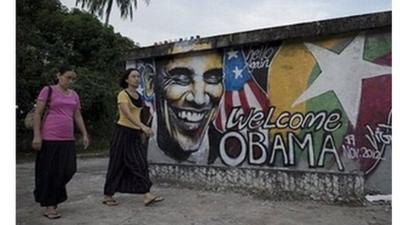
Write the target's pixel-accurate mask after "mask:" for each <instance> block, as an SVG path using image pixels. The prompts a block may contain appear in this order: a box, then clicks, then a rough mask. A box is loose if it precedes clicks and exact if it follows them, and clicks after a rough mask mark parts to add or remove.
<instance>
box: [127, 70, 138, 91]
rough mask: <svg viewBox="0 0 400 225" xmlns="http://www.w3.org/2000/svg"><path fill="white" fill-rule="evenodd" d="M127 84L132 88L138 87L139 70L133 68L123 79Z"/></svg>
mask: <svg viewBox="0 0 400 225" xmlns="http://www.w3.org/2000/svg"><path fill="white" fill-rule="evenodd" d="M125 81H126V83H127V84H128V86H132V87H134V88H138V87H139V85H140V75H139V72H138V71H136V70H134V71H132V72H131V73H130V74H129V76H128V78H127V79H126V80H125Z"/></svg>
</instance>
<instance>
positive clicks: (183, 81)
mask: <svg viewBox="0 0 400 225" xmlns="http://www.w3.org/2000/svg"><path fill="white" fill-rule="evenodd" d="M167 74H168V78H169V79H170V80H172V81H173V82H174V83H175V84H178V85H183V86H187V85H190V84H191V83H192V82H193V78H192V72H191V71H190V70H189V69H187V68H181V67H179V68H174V69H171V70H170V71H168V72H167Z"/></svg>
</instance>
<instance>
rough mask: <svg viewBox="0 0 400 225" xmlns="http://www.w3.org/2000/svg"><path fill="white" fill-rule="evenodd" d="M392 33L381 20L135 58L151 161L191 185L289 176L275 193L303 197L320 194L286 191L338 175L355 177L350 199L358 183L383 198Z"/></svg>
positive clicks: (185, 45)
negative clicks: (231, 175)
mask: <svg viewBox="0 0 400 225" xmlns="http://www.w3.org/2000/svg"><path fill="white" fill-rule="evenodd" d="M390 26H391V13H390V12H385V13H377V14H370V15H364V16H356V17H349V18H341V19H335V20H327V21H318V22H313V23H306V24H297V25H292V26H285V27H277V28H270V29H264V30H257V31H251V32H244V33H237V34H229V35H222V36H217V37H210V38H203V39H195V40H191V41H187V42H177V43H170V44H167V45H163V46H153V47H148V48H143V49H138V50H135V51H134V52H132V53H131V54H130V56H129V57H128V59H127V67H132V66H134V67H137V68H139V70H140V71H141V75H142V82H143V83H142V87H141V91H142V93H143V95H144V97H145V100H146V104H147V105H148V107H149V108H150V111H151V113H152V115H153V120H152V127H153V129H154V130H155V131H156V135H155V137H153V138H152V139H150V140H149V145H148V156H149V161H150V162H151V163H154V164H159V165H158V167H161V165H174V166H177V167H176V168H181V170H182V171H187V172H188V173H189V174H192V172H190V171H196V170H197V169H198V168H206V170H207V168H208V170H209V169H210V168H214V167H215V166H217V167H218V168H236V169H238V170H241V171H245V172H238V173H237V176H242V173H246V171H249V173H251V174H252V173H255V174H259V172H255V171H258V170H259V169H261V170H262V171H264V170H265V169H266V170H268V169H271V168H272V169H276V168H278V169H284V171H285V169H290V171H294V172H296V171H298V175H293V173H290V175H288V174H287V173H286V172H283V173H284V174H286V175H285V176H286V177H292V176H293V179H294V180H296V181H293V183H292V184H293V185H294V186H293V187H292V186H290V185H289V186H290V187H289V189H288V190H286V189H284V188H283V189H282V191H283V192H286V191H293V193H299V194H305V195H308V196H313V195H314V196H321V193H323V191H322V192H320V189H319V187H326V186H324V185H322V186H320V185H319V184H318V183H316V185H317V186H316V187H315V190H319V191H315V192H314V194H310V193H308V192H302V191H295V190H302V188H300V186H301V187H303V188H304V187H305V186H304V185H302V181H301V179H303V178H304V177H303V176H311V177H315V178H316V179H326V181H327V182H328V183H330V182H331V184H332V185H333V186H335V185H339V184H340V185H342V184H343V183H340V182H339V183H338V182H337V181H338V180H341V179H342V178H340V175H341V174H342V175H343V179H347V178H345V177H346V176H355V177H357V178H354V179H349V180H348V181H349V182H350V183H348V184H347V185H349V186H350V187H351V188H350V189H351V190H352V191H351V193H352V195H353V196H360V193H363V192H364V189H363V188H364V186H363V187H362V188H361V187H359V185H358V184H360V183H361V184H363V185H364V179H365V184H366V186H365V189H366V191H367V192H379V193H391V51H392V50H391V27H390ZM180 165H185V166H181V167H179V166H180ZM187 166H189V168H192V169H190V171H188V170H187V168H188V167H187ZM156 167H157V166H156ZM156 167H154V168H156ZM196 168H197V169H196ZM154 170H156V169H154ZM174 171H175V170H174ZM222 171H223V170H222ZM332 172H333V173H334V174H335V176H338V178H332ZM218 173H220V172H218ZM266 173H269V172H266ZM307 173H309V174H308V175H307ZM315 173H317V174H319V175H318V176H313V175H312V174H315ZM206 174H209V173H206ZM273 174H274V173H273ZM321 174H326V176H325V177H324V178H321V176H323V175H321ZM349 174H352V175H349ZM155 175H157V174H155ZM165 175H166V174H165ZM193 175H194V174H193ZM166 176H167V175H166ZM171 176H175V175H173V174H172V175H171ZM266 176H267V177H268V175H266ZM206 177H207V176H206V175H205V174H202V175H201V176H197V175H196V177H195V178H196V179H192V181H193V182H196V180H198V182H199V183H200V184H203V183H207V182H208V181H210V182H211V180H208V179H209V178H206ZM360 177H361V178H360ZM192 178H193V177H192ZM197 178H198V179H197ZM252 179H253V180H252V181H251V182H253V183H254V184H257V183H258V182H257V181H256V180H257V179H265V176H264V175H263V176H256V177H255V178H254V177H253V178H252ZM335 179H336V182H334V181H333V180H335ZM272 180H274V179H272ZM297 180H298V181H297ZM274 181H276V182H278V183H279V182H283V181H282V180H281V181H279V180H276V179H275V180H274ZM353 181H354V182H356V181H357V182H356V183H357V184H355V183H354V182H353ZM213 182H214V181H213ZM260 182H261V181H260ZM228 183H229V182H228ZM228 183H227V182H225V181H221V182H220V185H221V186H226V185H228V186H229V185H233V184H234V183H235V182H233V183H232V182H231V183H229V184H228ZM278 183H277V184H275V186H279V185H278ZM212 184H215V182H214V183H212ZM210 185H211V184H210ZM237 185H238V186H240V185H242V184H240V183H237ZM260 185H261V186H260V187H265V190H270V189H268V187H272V186H274V185H272V186H271V185H269V184H268V183H262V182H261V184H260ZM296 185H300V186H299V187H295V186H296ZM275 186H274V187H275ZM254 187H255V188H258V186H257V185H255V186H254ZM280 187H284V186H282V185H280ZM331 187H332V186H331ZM271 190H272V189H271ZM312 190H313V189H312ZM333 190H336V191H337V190H339V189H335V188H325V193H329V196H331V198H330V199H331V200H334V199H338V198H341V197H340V196H349V195H348V194H346V193H348V192H349V191H345V192H343V193H339V194H335V193H336V192H335V191H333ZM343 190H344V189H343ZM346 190H349V189H346ZM318 193H319V194H318ZM318 198H321V197H314V198H313V199H318Z"/></svg>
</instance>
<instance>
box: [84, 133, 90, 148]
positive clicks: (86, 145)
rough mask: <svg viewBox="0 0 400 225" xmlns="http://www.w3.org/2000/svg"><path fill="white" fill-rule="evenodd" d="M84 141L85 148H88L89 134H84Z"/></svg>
mask: <svg viewBox="0 0 400 225" xmlns="http://www.w3.org/2000/svg"><path fill="white" fill-rule="evenodd" d="M82 143H83V149H87V147H89V144H90V141H89V137H88V136H87V135H84V136H83V137H82Z"/></svg>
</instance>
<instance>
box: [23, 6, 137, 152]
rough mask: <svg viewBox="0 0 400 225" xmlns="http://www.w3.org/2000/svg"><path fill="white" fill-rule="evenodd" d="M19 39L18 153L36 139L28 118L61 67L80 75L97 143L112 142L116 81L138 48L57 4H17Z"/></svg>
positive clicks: (88, 16)
mask: <svg viewBox="0 0 400 225" xmlns="http://www.w3.org/2000/svg"><path fill="white" fill-rule="evenodd" d="M16 33H17V35H16V51H17V52H16V53H17V55H16V67H17V68H16V85H17V89H16V91H17V99H16V101H17V105H18V110H17V115H16V117H17V140H18V142H17V147H18V148H19V149H24V148H29V146H30V141H31V134H30V131H28V130H26V129H24V126H23V118H24V117H25V115H26V113H27V112H28V111H29V110H30V109H31V108H32V106H33V104H34V103H35V99H36V97H37V95H38V93H39V91H40V88H41V87H43V86H44V85H48V84H52V83H53V80H54V78H55V74H56V68H57V67H58V66H59V65H60V64H62V63H67V64H71V65H73V66H74V67H75V70H76V72H77V74H78V80H77V82H76V83H75V84H74V89H75V90H76V91H77V92H78V94H79V95H80V97H81V104H82V114H83V116H84V118H85V122H86V125H87V128H88V132H89V134H90V135H91V136H92V139H93V143H99V142H100V140H102V141H103V142H107V141H108V138H109V137H110V136H111V129H109V128H110V127H111V126H112V124H113V123H114V119H115V115H116V104H115V92H116V91H117V90H118V86H117V82H116V81H117V79H118V76H119V74H121V73H122V72H123V71H124V69H125V62H124V57H125V53H126V52H127V51H129V50H131V49H132V48H135V47H136V46H135V45H134V42H133V41H132V40H130V39H129V38H126V37H123V36H121V35H120V34H119V33H115V32H114V30H113V27H112V26H109V27H105V26H103V24H102V23H101V22H100V21H99V20H98V19H97V18H96V17H95V16H94V15H91V14H90V13H86V12H82V11H80V10H79V9H74V10H72V11H68V9H67V8H66V7H64V6H63V5H62V4H61V3H60V2H59V1H58V0H18V1H17V32H16Z"/></svg>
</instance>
